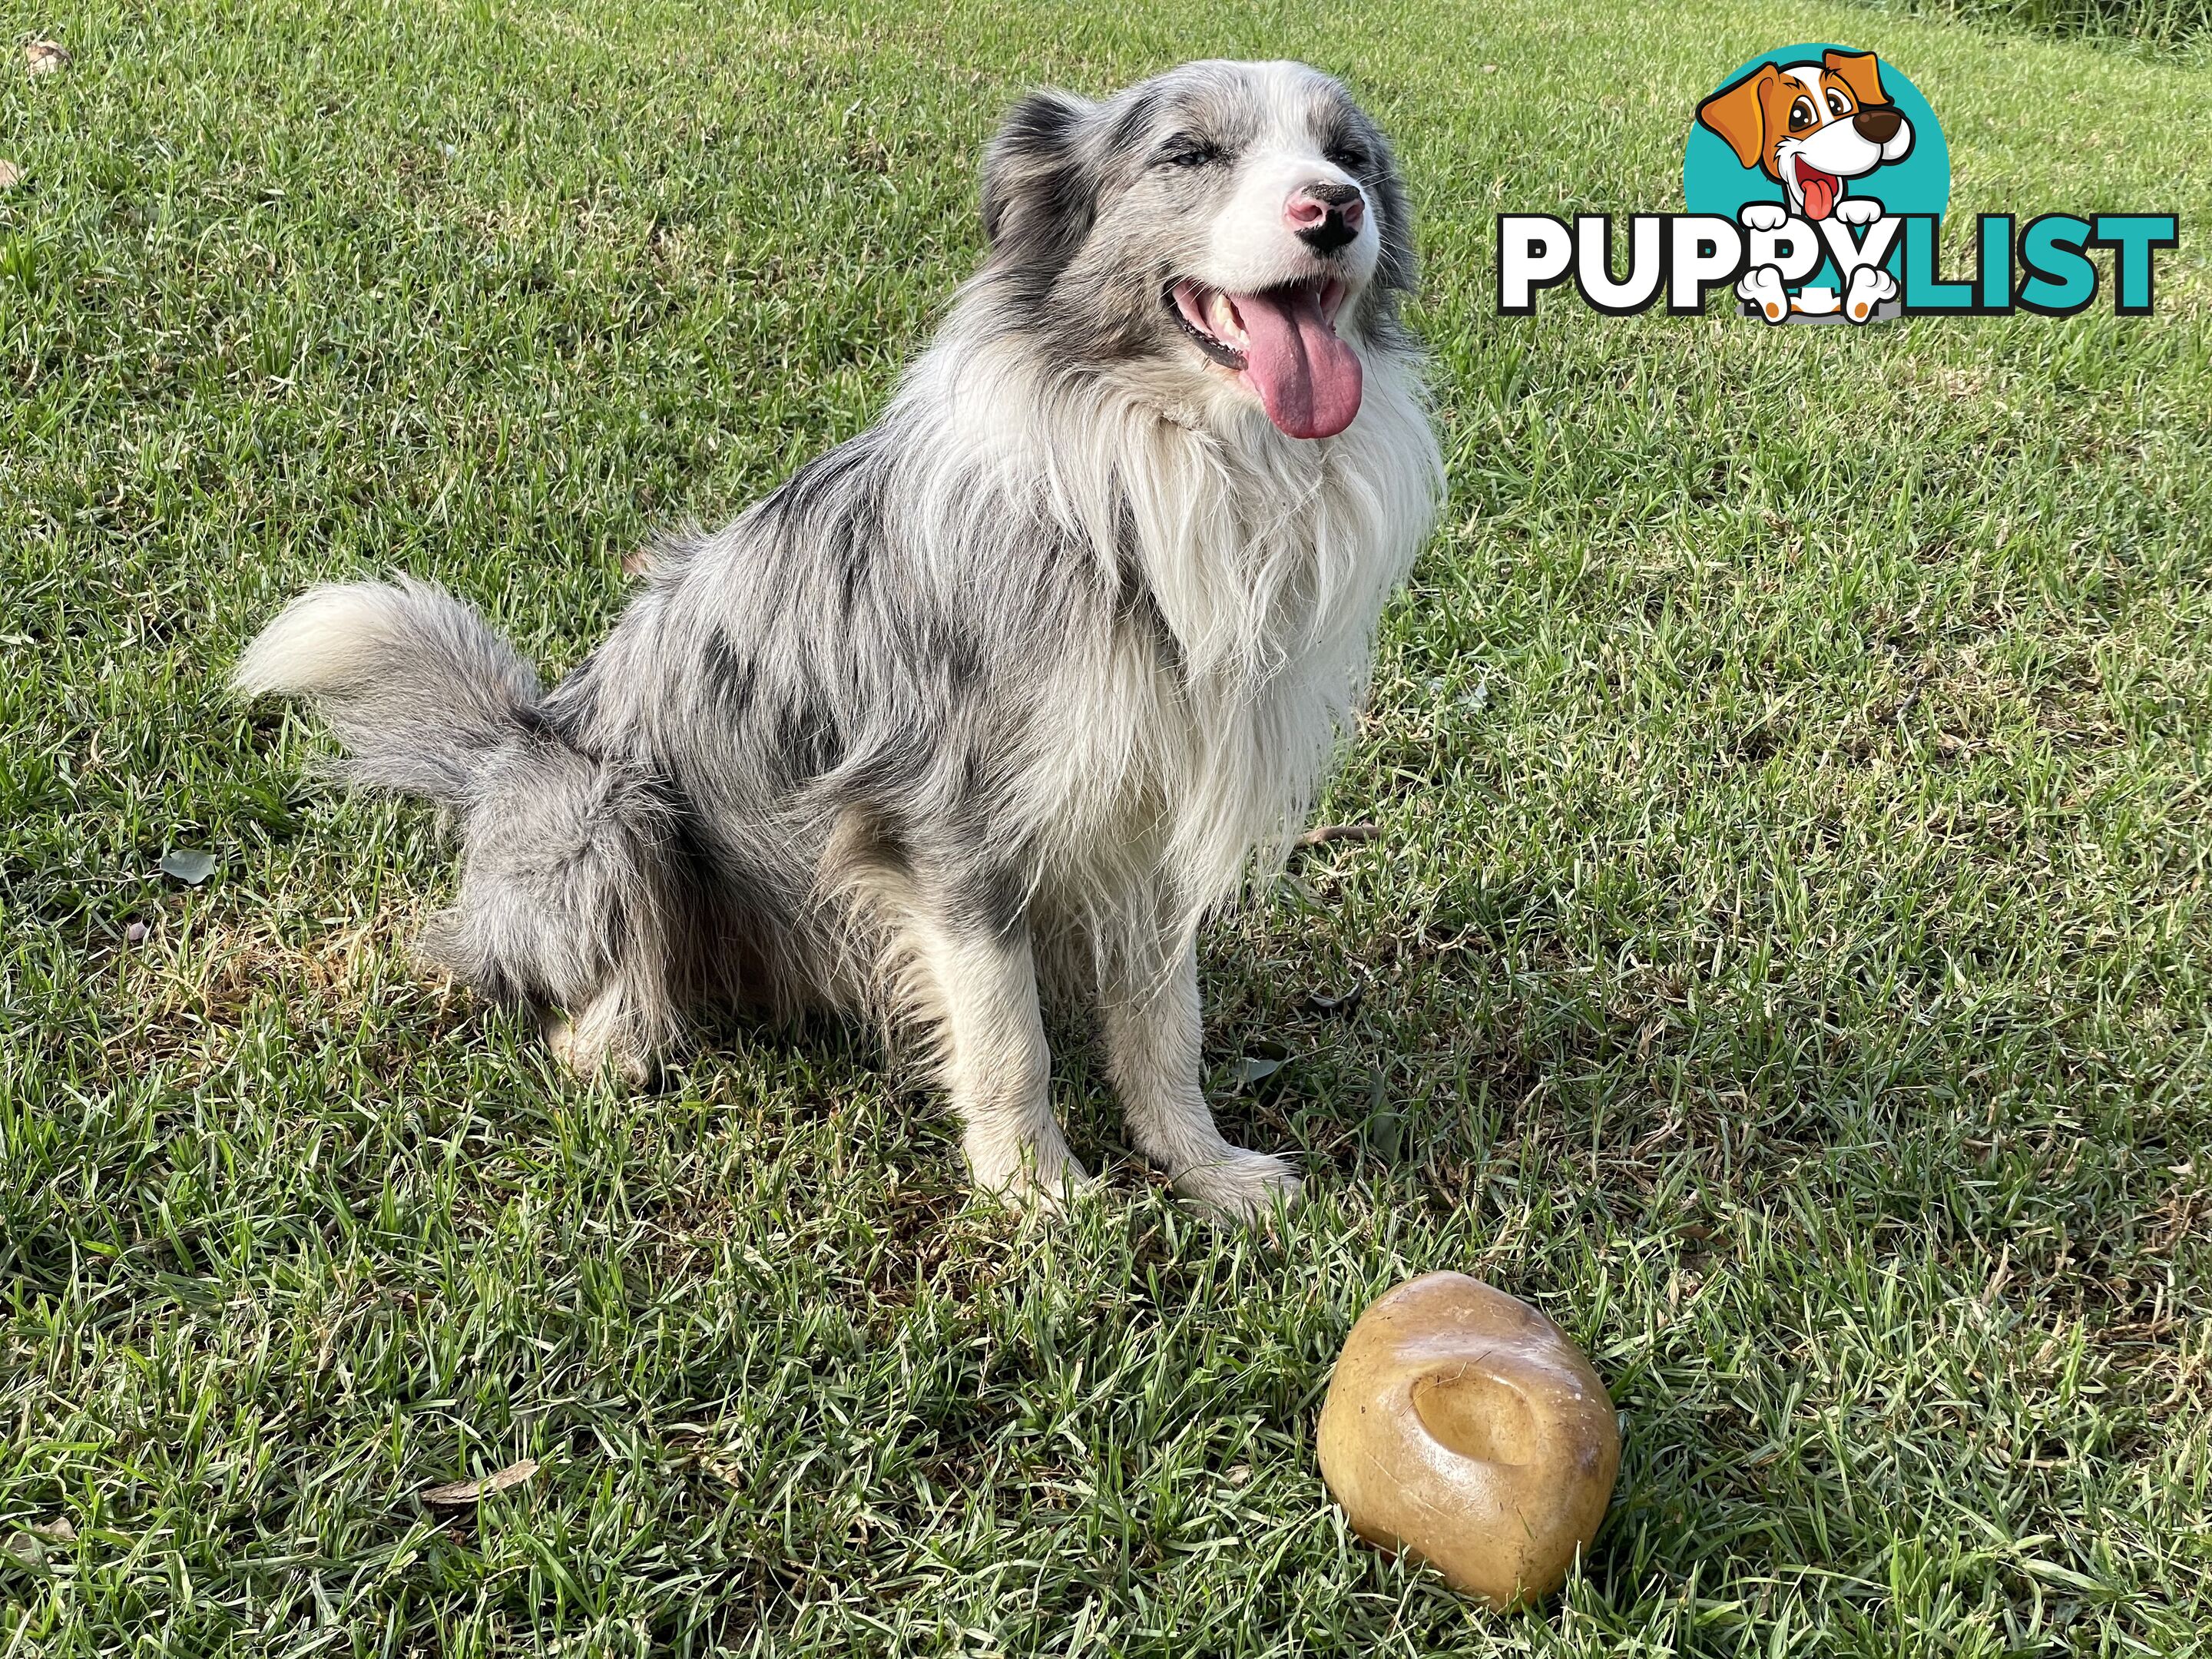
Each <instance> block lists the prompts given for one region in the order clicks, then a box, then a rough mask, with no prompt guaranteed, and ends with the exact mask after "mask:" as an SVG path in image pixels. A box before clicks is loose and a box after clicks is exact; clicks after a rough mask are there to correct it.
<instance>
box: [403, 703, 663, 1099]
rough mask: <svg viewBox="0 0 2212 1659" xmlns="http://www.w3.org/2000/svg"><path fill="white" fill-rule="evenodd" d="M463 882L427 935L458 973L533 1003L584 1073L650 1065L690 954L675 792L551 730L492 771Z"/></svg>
mask: <svg viewBox="0 0 2212 1659" xmlns="http://www.w3.org/2000/svg"><path fill="white" fill-rule="evenodd" d="M476 794H477V799H476V802H475V804H474V805H473V807H472V808H471V811H470V812H469V814H468V816H467V819H466V822H465V825H464V828H463V830H462V858H461V890H460V893H459V896H458V897H457V899H456V900H455V902H454V903H453V908H451V909H449V910H447V911H446V912H445V913H444V914H442V915H440V916H439V917H438V918H437V919H436V921H435V922H434V923H433V924H432V926H431V927H430V929H429V931H428V933H427V934H426V935H425V937H424V941H423V942H424V947H425V950H426V951H427V953H428V955H429V956H430V957H432V958H433V959H434V960H435V961H436V962H438V963H441V965H443V966H444V967H446V968H447V969H450V970H451V971H452V972H453V974H454V975H456V976H457V977H459V978H461V979H463V980H465V981H468V982H469V983H470V984H471V985H474V986H475V987H477V989H479V990H481V991H483V992H484V993H486V994H489V995H491V996H494V997H496V998H500V999H501V1000H507V1001H521V1002H526V1003H530V1004H532V1005H534V1006H537V1007H538V1009H540V1010H541V1011H542V1012H544V1024H545V1032H546V1036H547V1038H548V1040H549V1042H550V1046H551V1048H552V1049H553V1052H554V1054H555V1055H556V1058H558V1059H559V1060H561V1061H562V1064H563V1065H565V1066H568V1068H569V1069H570V1070H571V1071H574V1072H575V1073H578V1074H579V1075H580V1076H586V1077H588V1076H593V1075H596V1074H597V1073H599V1072H600V1071H601V1070H602V1069H610V1068H611V1070H612V1071H613V1072H614V1073H616V1074H617V1075H618V1076H619V1077H621V1078H623V1079H624V1080H626V1081H628V1082H630V1083H633V1084H643V1083H645V1082H647V1080H648V1079H650V1078H651V1076H652V1073H653V1066H654V1065H655V1063H656V1062H657V1060H658V1058H659V1054H660V1053H661V1052H662V1051H663V1050H664V1049H665V1047H666V1046H667V1044H668V1043H669V1042H670V1041H671V1039H672V1038H673V1037H674V1036H675V1035H676V1031H677V1028H678V998H679V994H680V990H681V987H683V985H684V983H685V982H686V977H685V969H686V967H687V964H688V963H689V959H690V958H689V953H688V947H687V945H686V939H687V938H688V935H687V934H686V933H685V927H686V925H687V914H688V912H689V911H690V909H691V908H693V905H694V903H695V902H696V896H692V895H690V894H688V893H687V891H686V890H684V861H683V858H682V854H681V852H680V849H679V848H678V842H677V837H676V836H675V834H674V829H673V823H672V819H673V813H672V811H671V807H670V805H669V803H668V802H667V800H666V799H665V798H664V797H663V796H662V794H661V793H659V791H658V790H657V789H656V788H655V787H654V786H653V784H652V783H651V782H650V781H647V780H645V779H643V778H641V777H640V776H639V775H636V774H635V773H634V772H632V771H631V770H629V769H628V768H625V767H623V766H622V765H620V764H618V763H611V762H606V761H602V760H599V759H597V758H595V757H591V756H587V755H584V754H580V753H579V752H577V751H576V750H572V749H569V748H568V747H567V746H566V745H564V744H559V743H556V742H552V741H549V740H544V739H527V740H524V741H520V742H517V743H516V744H513V745H511V746H510V747H509V748H508V749H507V750H505V751H504V752H502V753H501V754H500V755H498V756H496V757H494V758H493V760H492V761H491V762H490V763H488V764H487V766H486V767H485V769H484V772H483V777H482V779H481V781H480V782H479V784H478V787H477V791H476Z"/></svg>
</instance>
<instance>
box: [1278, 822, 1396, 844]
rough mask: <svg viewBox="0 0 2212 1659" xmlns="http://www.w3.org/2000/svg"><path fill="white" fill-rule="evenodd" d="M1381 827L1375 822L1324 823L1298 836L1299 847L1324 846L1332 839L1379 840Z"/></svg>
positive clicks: (1381, 835)
mask: <svg viewBox="0 0 2212 1659" xmlns="http://www.w3.org/2000/svg"><path fill="white" fill-rule="evenodd" d="M1382 839H1383V828H1382V826H1381V825H1380V824H1375V823H1324V824H1322V826H1321V827H1320V828H1319V829H1309V830H1307V831H1306V832H1305V834H1304V835H1303V836H1299V837H1298V839H1297V844H1298V845H1299V846H1300V847H1326V846H1327V845H1328V843H1329V842H1333V841H1380V840H1382Z"/></svg>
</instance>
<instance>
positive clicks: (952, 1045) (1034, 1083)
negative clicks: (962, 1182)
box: [910, 925, 1087, 1209]
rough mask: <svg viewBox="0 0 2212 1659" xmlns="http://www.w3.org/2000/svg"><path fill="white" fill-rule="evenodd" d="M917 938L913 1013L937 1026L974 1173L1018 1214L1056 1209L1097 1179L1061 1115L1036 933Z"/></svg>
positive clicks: (952, 931) (960, 931)
mask: <svg viewBox="0 0 2212 1659" xmlns="http://www.w3.org/2000/svg"><path fill="white" fill-rule="evenodd" d="M910 942H911V944H912V946H913V951H912V961H913V967H914V969H915V972H914V974H913V976H912V978H913V983H912V984H911V986H910V991H911V994H912V997H913V1000H914V1001H915V1003H916V1004H918V1005H919V1006H915V1007H914V1009H913V1010H912V1012H915V1013H916V1014H918V1015H919V1016H921V1018H922V1019H923V1020H924V1021H925V1022H927V1024H930V1025H932V1026H933V1028H934V1031H933V1035H934V1038H935V1042H936V1044H937V1050H938V1063H939V1077H940V1079H941V1080H942V1081H943V1083H944V1085H945V1090H946V1091H947V1092H948V1093H949V1094H950V1095H951V1097H952V1106H953V1109H954V1110H955V1111H957V1112H958V1113H959V1114H960V1121H961V1124H962V1126H963V1150H964V1151H965V1152H966V1154H967V1158H968V1168H969V1173H971V1174H972V1175H973V1176H975V1184H976V1186H978V1187H979V1188H982V1189H983V1190H984V1191H986V1192H990V1193H995V1194H999V1195H1000V1197H1002V1198H1004V1199H1005V1200H1006V1201H1007V1202H1008V1203H1009V1204H1012V1205H1013V1206H1016V1207H1017V1208H1028V1207H1030V1206H1041V1207H1043V1208H1048V1209H1049V1208H1054V1207H1056V1206H1058V1205H1060V1203H1061V1202H1063V1201H1064V1200H1066V1199H1067V1198H1068V1197H1070V1196H1071V1195H1072V1194H1073V1193H1074V1192H1075V1191H1076V1189H1077V1188H1079V1187H1081V1186H1082V1185H1083V1183H1084V1182H1085V1179H1086V1178H1087V1177H1086V1176H1085V1174H1084V1171H1083V1166H1082V1165H1081V1164H1079V1163H1077V1162H1076V1161H1075V1158H1074V1156H1073V1154H1072V1153H1071V1152H1069V1151H1068V1149H1067V1139H1066V1136H1065V1135H1063V1134H1062V1133H1060V1124H1059V1122H1058V1121H1056V1120H1055V1119H1054V1116H1053V1115H1052V1055H1051V1053H1050V1051H1049V1050H1048V1048H1046V1046H1045V1038H1044V1021H1043V1019H1042V1017H1041V1016H1040V1015H1039V1013H1038V1012H1037V986H1036V963H1035V962H1034V960H1033V958H1032V957H1031V954H1030V940H1029V935H1028V933H1026V932H1024V931H1022V930H1019V929H1017V930H1016V931H1015V932H1013V933H1011V934H1005V935H997V936H994V935H992V934H989V933H979V932H976V931H974V930H971V929H966V928H955V927H945V926H932V925H924V926H921V927H917V928H916V929H915V937H914V938H913V939H912V940H911V941H910Z"/></svg>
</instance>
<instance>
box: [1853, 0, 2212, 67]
mask: <svg viewBox="0 0 2212 1659" xmlns="http://www.w3.org/2000/svg"><path fill="white" fill-rule="evenodd" d="M1859 3H1861V4H1863V5H1869V6H1871V7H1873V8H1875V9H1876V10H1881V11H1895V12H1902V13H1905V14H1906V15H1913V16H1923V17H1943V18H1949V19H1952V20H1954V21H1966V22H1972V23H1980V24H1988V25H1993V26H1996V27H2001V28H2015V29H2025V30H2027V31H2029V32H2030V33H2036V34H2044V35H2051V36H2053V37H2055V38H2057V39H2059V40H2094V41H2097V42H2099V43H2100V44H2102V45H2105V46H2114V47H2118V48H2120V49H2122V50H2124V51H2130V52H2144V53H2148V54H2151V55H2154V56H2159V57H2166V58H2175V59H2179V60H2186V61H2193V62H2198V63H2202V62H2203V61H2205V59H2206V57H2207V54H2208V53H2212V0H1859Z"/></svg>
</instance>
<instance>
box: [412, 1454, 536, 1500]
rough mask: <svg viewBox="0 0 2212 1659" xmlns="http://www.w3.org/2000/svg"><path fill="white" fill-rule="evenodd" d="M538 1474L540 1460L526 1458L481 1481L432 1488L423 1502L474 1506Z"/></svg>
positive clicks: (425, 1494)
mask: <svg viewBox="0 0 2212 1659" xmlns="http://www.w3.org/2000/svg"><path fill="white" fill-rule="evenodd" d="M537 1473H538V1460H537V1459H536V1458H534V1457H526V1458H524V1459H523V1460H522V1461H521V1462H520V1463H510V1464H508V1465H507V1467H506V1468H503V1469H501V1471H500V1472H499V1473H498V1474H488V1475H486V1476H484V1477H483V1480H456V1481H454V1482H453V1485H451V1486H432V1487H430V1488H429V1489H428V1491H426V1492H423V1493H422V1501H423V1502H424V1503H426V1504H443V1505H446V1506H447V1507H449V1508H450V1507H453V1506H456V1505H459V1504H473V1503H476V1502H477V1500H478V1499H480V1498H489V1497H490V1496H491V1495H492V1494H493V1493H494V1492H505V1491H506V1490H507V1488H508V1487H510V1486H520V1485H521V1484H522V1483H523V1482H524V1481H526V1480H529V1479H530V1477H531V1476H532V1475H533V1474H537Z"/></svg>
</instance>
